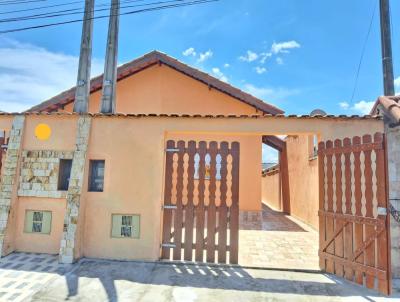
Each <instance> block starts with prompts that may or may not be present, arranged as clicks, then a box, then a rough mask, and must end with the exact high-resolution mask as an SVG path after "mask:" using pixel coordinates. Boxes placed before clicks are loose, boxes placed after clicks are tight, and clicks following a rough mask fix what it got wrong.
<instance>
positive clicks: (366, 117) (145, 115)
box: [0, 111, 382, 120]
mask: <svg viewBox="0 0 400 302" xmlns="http://www.w3.org/2000/svg"><path fill="white" fill-rule="evenodd" d="M10 115H11V116H12V115H27V116H29V115H37V116H41V115H43V116H79V115H88V116H93V117H105V118H106V117H134V118H152V117H156V118H213V119H218V118H232V119H239V118H247V119H268V118H282V119H323V120H326V119H334V120H371V119H372V120H381V119H382V116H379V115H364V116H359V115H351V116H348V115H340V116H337V115H287V116H285V115H284V114H263V115H261V114H253V115H236V114H229V115H221V114H217V115H210V114H206V115H201V114H165V113H163V114H157V113H118V112H117V113H114V114H108V113H97V112H95V113H92V112H89V113H83V114H79V113H73V112H72V113H71V112H46V111H43V112H39V111H29V112H23V113H19V112H14V113H6V112H2V113H0V116H10Z"/></svg>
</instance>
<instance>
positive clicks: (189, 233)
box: [161, 140, 240, 264]
mask: <svg viewBox="0 0 400 302" xmlns="http://www.w3.org/2000/svg"><path fill="white" fill-rule="evenodd" d="M239 149H240V146H239V143H238V142H232V143H230V144H229V143H228V142H220V143H218V142H215V141H212V142H209V143H208V144H207V142H205V141H200V142H198V143H196V142H195V141H189V142H185V141H178V142H175V141H173V140H169V141H167V149H166V163H165V186H164V206H163V232H162V234H163V235H162V237H163V239H162V246H161V258H162V259H167V260H186V261H197V262H210V263H215V262H217V263H231V264H237V263H238V243H239Z"/></svg>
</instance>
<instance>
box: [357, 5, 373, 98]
mask: <svg viewBox="0 0 400 302" xmlns="http://www.w3.org/2000/svg"><path fill="white" fill-rule="evenodd" d="M377 3H378V1H376V0H375V5H374V8H373V12H372V16H371V21H370V23H369V27H368V31H367V35H366V37H365V40H364V44H363V47H362V50H361V56H360V60H359V62H358V66H357V71H356V76H355V81H354V87H353V93H352V94H351V99H350V103H352V102H353V100H354V96H355V94H356V90H357V84H358V78H359V76H360V70H361V65H362V62H363V59H364V54H365V49H366V47H367V43H368V39H369V36H370V33H371V29H372V24H373V21H374V18H375V13H376V7H377Z"/></svg>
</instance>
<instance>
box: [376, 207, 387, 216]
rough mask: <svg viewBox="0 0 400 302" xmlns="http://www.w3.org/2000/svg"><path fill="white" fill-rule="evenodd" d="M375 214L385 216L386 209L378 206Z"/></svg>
mask: <svg viewBox="0 0 400 302" xmlns="http://www.w3.org/2000/svg"><path fill="white" fill-rule="evenodd" d="M377 214H378V215H384V216H386V215H387V209H386V208H383V207H378V211H377Z"/></svg>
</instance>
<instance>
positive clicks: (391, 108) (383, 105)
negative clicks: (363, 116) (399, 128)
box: [371, 96, 400, 123]
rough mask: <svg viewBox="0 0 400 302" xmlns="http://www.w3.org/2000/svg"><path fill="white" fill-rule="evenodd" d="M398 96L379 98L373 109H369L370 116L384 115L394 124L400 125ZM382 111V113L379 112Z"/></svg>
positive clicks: (399, 99)
mask: <svg viewBox="0 0 400 302" xmlns="http://www.w3.org/2000/svg"><path fill="white" fill-rule="evenodd" d="M399 101H400V96H380V97H379V98H378V99H377V100H376V102H375V104H374V107H372V109H371V114H380V113H385V114H386V115H388V116H389V117H390V118H391V119H392V120H394V121H395V122H396V123H400V102H399ZM380 110H383V112H379V111H380Z"/></svg>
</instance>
